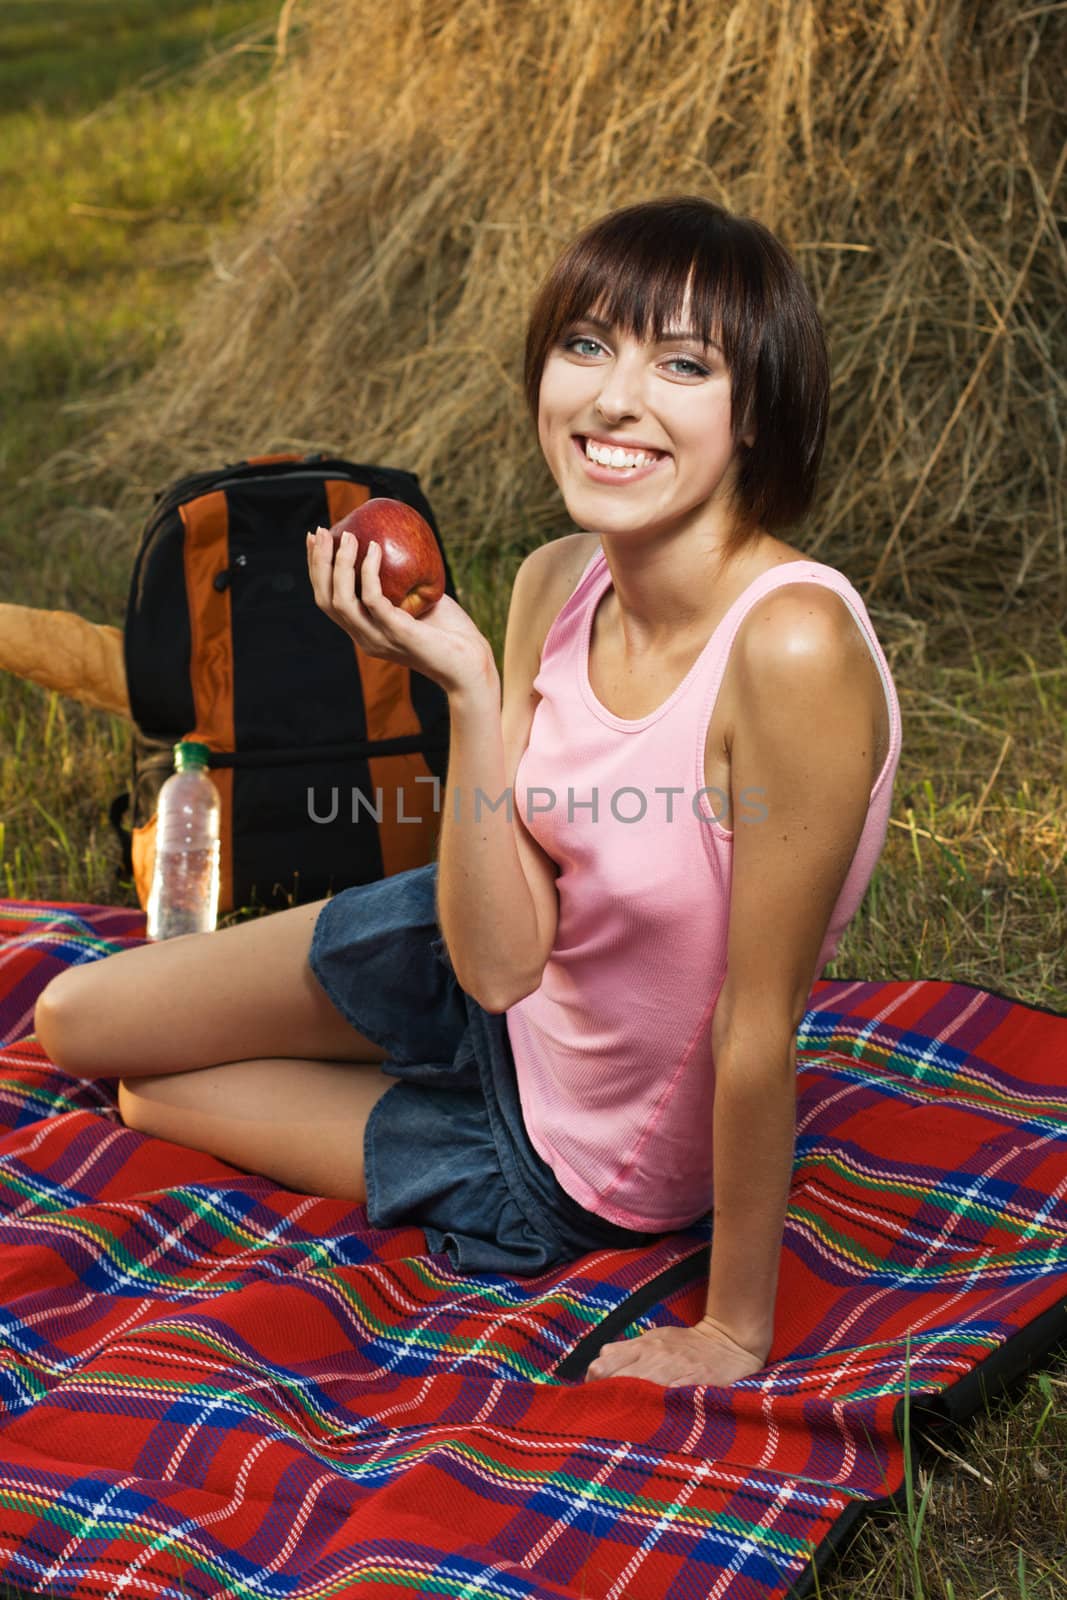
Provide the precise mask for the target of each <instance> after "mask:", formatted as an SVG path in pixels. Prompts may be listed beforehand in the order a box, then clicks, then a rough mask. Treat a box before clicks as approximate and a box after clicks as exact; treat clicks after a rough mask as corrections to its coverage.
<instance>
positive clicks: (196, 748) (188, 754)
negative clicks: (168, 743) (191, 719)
mask: <svg viewBox="0 0 1067 1600" xmlns="http://www.w3.org/2000/svg"><path fill="white" fill-rule="evenodd" d="M210 754H211V747H210V746H209V745H206V744H200V743H199V742H198V741H197V740H196V739H183V740H182V741H181V743H180V744H176V745H175V746H174V765H175V768H176V770H177V771H178V772H184V771H185V769H186V767H206V766H207V764H208V756H209V755H210Z"/></svg>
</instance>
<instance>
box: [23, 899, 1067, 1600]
mask: <svg viewBox="0 0 1067 1600" xmlns="http://www.w3.org/2000/svg"><path fill="white" fill-rule="evenodd" d="M143 937H144V917H143V913H141V912H140V911H137V910H128V909H122V908H117V907H108V906H98V905H82V904H72V903H64V902H57V903H48V904H44V903H40V902H26V901H19V902H16V901H10V900H9V901H0V1284H2V1292H0V1578H2V1579H3V1580H4V1582H5V1583H6V1584H8V1585H9V1586H11V1587H13V1588H16V1589H19V1590H21V1591H23V1592H25V1593H31V1592H32V1593H36V1594H42V1595H45V1594H49V1595H55V1596H67V1595H76V1596H86V1597H89V1596H92V1597H94V1600H102V1597H106V1600H123V1597H128V1600H137V1597H141V1596H146V1595H148V1596H152V1597H157V1596H166V1597H168V1600H169V1597H172V1596H173V1597H174V1600H181V1597H182V1596H185V1597H187V1600H189V1597H207V1596H218V1595H226V1596H240V1597H246V1596H247V1597H251V1600H261V1597H262V1600H267V1597H275V1596H278V1597H283V1596H284V1597H293V1600H311V1597H316V1600H318V1597H323V1600H326V1597H338V1596H340V1597H343V1596H357V1595H358V1596H366V1595H371V1594H381V1595H383V1596H384V1595H386V1594H388V1595H389V1596H391V1597H393V1600H403V1597H405V1596H412V1595H425V1596H431V1595H432V1596H436V1597H454V1600H461V1597H473V1600H523V1597H525V1596H531V1595H537V1596H561V1597H562V1596H566V1597H574V1600H577V1597H580V1596H581V1597H589V1600H619V1597H626V1600H696V1597H708V1600H711V1597H719V1596H725V1597H728V1600H772V1597H773V1600H783V1597H785V1596H787V1595H788V1596H801V1595H806V1594H808V1593H810V1592H811V1589H812V1585H813V1582H814V1572H815V1568H816V1567H819V1568H822V1567H824V1566H825V1565H826V1564H827V1563H828V1562H829V1561H830V1560H831V1559H832V1558H833V1555H834V1552H835V1550H836V1549H837V1548H838V1547H839V1545H840V1544H841V1542H842V1538H843V1536H844V1535H845V1533H846V1532H849V1531H850V1530H851V1527H852V1525H853V1524H854V1522H855V1521H856V1519H857V1517H859V1516H862V1515H863V1514H865V1513H867V1512H868V1511H870V1510H871V1508H873V1507H877V1506H884V1505H885V1504H886V1502H887V1500H896V1501H898V1503H899V1496H900V1494H901V1488H902V1484H903V1481H904V1454H903V1449H904V1446H903V1440H902V1437H901V1432H902V1430H901V1420H902V1412H903V1406H904V1403H905V1400H907V1401H908V1404H909V1407H910V1416H911V1420H912V1425H913V1427H914V1425H915V1424H916V1422H917V1421H918V1420H919V1419H920V1418H925V1419H926V1421H927V1423H928V1425H930V1426H934V1425H935V1424H936V1419H937V1418H938V1417H942V1418H954V1419H960V1418H964V1417H966V1416H967V1415H968V1414H969V1413H970V1412H971V1411H972V1410H973V1409H974V1407H975V1406H976V1405H977V1404H978V1402H979V1391H980V1388H981V1387H982V1386H983V1385H984V1387H985V1389H986V1390H987V1391H991V1390H995V1389H996V1387H997V1386H998V1383H999V1382H1001V1381H1007V1380H1008V1379H1009V1378H1010V1377H1012V1376H1014V1375H1016V1374H1017V1373H1018V1372H1020V1371H1023V1370H1026V1367H1027V1366H1028V1365H1029V1364H1032V1362H1033V1361H1034V1360H1035V1359H1040V1357H1041V1356H1042V1355H1043V1354H1045V1353H1047V1352H1048V1351H1049V1350H1050V1349H1051V1348H1052V1346H1053V1345H1055V1344H1056V1343H1057V1342H1058V1341H1059V1340H1060V1339H1061V1338H1063V1337H1064V1335H1065V1333H1067V1315H1065V1312H1067V1298H1065V1297H1067V1017H1064V1016H1059V1015H1057V1014H1055V1013H1052V1012H1047V1011H1043V1010H1041V1009H1039V1008H1037V1007H1032V1006H1025V1005H1020V1004H1018V1003H1014V1002H1013V1001H1011V1000H1010V999H1008V998H1006V997H1003V996H1000V995H997V994H994V993H989V992H986V991H984V990H981V989H977V988H972V987H968V986H967V985H963V984H953V983H947V982H942V981H937V980H933V979H925V980H918V981H892V982H884V983H873V982H853V981H849V980H834V981H822V982H820V983H819V984H818V985H817V986H816V989H815V990H814V991H813V995H812V1000H813V1004H812V1007H811V1009H810V1010H809V1012H808V1014H807V1016H806V1017H805V1019H804V1022H803V1025H802V1027H801V1029H800V1032H799V1035H798V1054H797V1066H798V1133H797V1146H796V1163H795V1173H794V1182H793V1187H792V1194H791V1203H790V1209H789V1216H788V1222H787V1227H786V1235H785V1249H784V1255H783V1260H782V1268H781V1275H780V1288H779V1298H778V1316H777V1329H776V1338H775V1343H774V1347H773V1349H772V1351H771V1355H770V1359H769V1362H768V1365H767V1366H766V1368H765V1369H764V1370H763V1371H761V1372H760V1373H758V1374H756V1375H755V1376H753V1377H751V1378H749V1379H746V1380H745V1381H744V1382H742V1383H738V1384H736V1385H733V1386H732V1387H729V1388H717V1387H713V1386H710V1385H706V1386H699V1387H692V1388H678V1389H663V1388H660V1387H659V1386H657V1385H653V1384H651V1383H647V1382H644V1381H642V1380H637V1379H627V1378H619V1379H611V1380H606V1381H602V1382H598V1383H595V1384H592V1383H591V1384H588V1385H586V1384H584V1383H583V1381H582V1379H583V1374H584V1370H585V1367H586V1364H587V1363H588V1362H589V1361H590V1360H591V1359H592V1356H593V1354H594V1353H595V1352H596V1350H597V1349H598V1348H599V1346H600V1345H601V1343H603V1342H605V1341H606V1340H608V1339H617V1338H620V1337H622V1336H623V1335H624V1334H626V1333H638V1332H641V1331H643V1330H645V1329H646V1328H649V1327H651V1326H653V1325H664V1324H677V1323H688V1322H692V1321H695V1320H696V1319H697V1317H698V1316H699V1315H700V1313H701V1311H702V1309H703V1300H704V1293H705V1283H706V1271H707V1254H708V1241H709V1233H708V1230H707V1228H706V1227H697V1228H694V1229H692V1230H689V1231H687V1232H684V1233H678V1234H673V1235H671V1236H669V1237H668V1238H666V1239H664V1240H662V1241H660V1242H658V1243H657V1244H655V1245H654V1246H651V1247H648V1248H643V1249H639V1250H629V1251H611V1250H604V1251H600V1252H597V1253H596V1254H594V1255H591V1256H588V1257H586V1258H584V1259H583V1260H581V1261H579V1262H577V1263H574V1264H573V1265H571V1266H570V1267H567V1268H565V1269H557V1270H555V1271H552V1272H548V1273H545V1274H543V1275H542V1276H540V1277H537V1278H528V1279H520V1278H509V1277H505V1276H485V1277H479V1278H463V1277H461V1276H459V1275H457V1274H456V1273H454V1272H453V1271H451V1270H450V1268H449V1266H448V1262H447V1258H446V1257H444V1256H434V1255H429V1254H427V1253H425V1240H424V1238H423V1236H422V1233H421V1231H420V1230H419V1229H417V1228H404V1229H396V1230H392V1231H389V1232H380V1231H375V1230H372V1229H371V1228H369V1227H368V1225H367V1219H366V1214H365V1212H364V1210H363V1208H362V1207H359V1206H351V1205H348V1204H347V1203H345V1202H341V1201H338V1200H331V1199H323V1198H318V1197H315V1196H313V1195H304V1194H296V1193H293V1192H291V1191H289V1190H285V1189H282V1188H280V1187H279V1186H278V1185H276V1184H275V1183H273V1182H271V1181H270V1180H268V1179H264V1178H258V1177H255V1176H250V1175H249V1174H247V1173H242V1172H239V1171H237V1170H236V1169H234V1168H232V1167H229V1166H227V1165H225V1164H224V1163H222V1162H220V1161H217V1160H215V1159H214V1158H212V1157H210V1156H207V1155H203V1154H200V1153H198V1152H195V1151H191V1150H185V1149H183V1148H181V1147H179V1146H177V1145H174V1144H169V1143H166V1142H164V1141H161V1140H158V1139H153V1138H149V1137H146V1136H144V1135H142V1134H139V1133H136V1132H133V1131H131V1130H129V1129H127V1128H125V1127H124V1126H123V1125H122V1123H121V1121H120V1120H119V1117H118V1114H117V1110H116V1100H115V1085H114V1084H113V1083H89V1082H83V1081H80V1080H77V1079H73V1078H71V1077H69V1076H67V1075H66V1074H64V1073H62V1072H60V1071H59V1070H58V1069H57V1068H56V1067H54V1066H53V1065H52V1064H51V1063H50V1062H49V1061H48V1060H47V1059H46V1058H45V1056H44V1054H43V1052H42V1050H41V1048H40V1046H39V1045H38V1044H37V1042H36V1040H35V1039H34V1037H33V1035H32V1031H31V1030H32V1027H33V1006H34V1001H35V998H36V996H37V994H38V993H39V991H40V990H41V988H42V987H43V986H44V984H45V982H46V981H47V980H48V979H49V978H50V977H51V976H52V975H53V974H54V973H56V972H57V971H59V970H61V969H62V968H63V967H64V966H67V965H70V964H73V963H78V962H84V961H92V960H97V959H99V958H101V957H105V956H107V955H108V954H110V953H111V952H112V951H115V950H119V949H122V948H124V947H127V946H129V945H131V944H136V943H139V942H140V941H141V940H142V939H143Z"/></svg>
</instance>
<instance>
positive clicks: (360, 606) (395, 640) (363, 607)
mask: <svg viewBox="0 0 1067 1600" xmlns="http://www.w3.org/2000/svg"><path fill="white" fill-rule="evenodd" d="M333 548H334V541H333V537H332V535H331V533H330V531H329V529H328V528H319V529H318V530H317V531H316V532H315V533H314V534H311V533H309V534H308V541H307V551H308V573H309V575H310V578H311V587H312V589H313V590H314V591H315V604H316V605H317V606H318V608H319V610H320V611H325V613H326V615H327V616H328V617H329V618H330V620H331V621H333V622H336V623H337V625H338V627H339V628H343V629H344V631H345V633H347V634H348V635H349V637H350V638H352V639H354V640H355V642H356V644H358V645H359V647H360V649H361V650H364V651H366V653H367V655H369V656H376V657H377V658H378V659H379V660H381V661H396V662H399V663H400V665H401V666H403V667H409V668H410V669H411V670H412V671H413V672H421V673H422V675H423V676H424V677H426V678H430V679H432V681H433V682H434V683H436V684H438V685H439V686H440V687H441V688H442V689H444V690H445V692H446V694H451V693H452V692H454V691H459V690H463V689H468V688H472V687H477V686H481V685H482V684H484V683H486V682H491V681H492V679H493V677H494V675H495V674H496V662H495V660H494V658H493V647H492V645H491V644H490V643H489V640H488V639H487V638H486V637H485V635H484V634H483V633H481V632H479V630H478V628H476V627H475V625H474V623H473V622H472V621H471V619H470V617H469V616H468V615H467V613H466V612H465V611H464V609H463V607H462V606H461V605H457V604H456V602H455V600H453V599H452V596H451V595H448V594H443V595H442V596H441V598H440V600H438V602H437V604H436V605H435V606H433V607H432V608H431V609H430V610H429V611H428V612H426V614H425V615H424V616H421V617H413V616H411V614H410V613H409V612H407V611H404V610H403V609H402V607H400V606H395V605H393V603H392V601H391V600H387V599H386V598H385V596H384V595H383V594H382V586H381V583H380V582H379V576H378V575H379V572H380V569H381V559H382V552H381V546H380V545H378V544H376V543H375V542H374V541H373V540H372V541H371V543H370V544H368V546H367V553H366V555H365V556H364V558H363V565H362V566H361V568H360V572H359V586H360V594H361V596H362V598H357V595H356V556H357V554H358V551H359V546H358V544H357V543H356V540H355V539H354V538H353V536H352V535H351V534H346V535H345V537H344V538H343V539H342V541H341V545H340V548H339V549H338V551H337V555H336V557H334V555H333Z"/></svg>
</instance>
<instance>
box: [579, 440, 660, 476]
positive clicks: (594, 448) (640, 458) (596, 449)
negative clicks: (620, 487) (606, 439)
mask: <svg viewBox="0 0 1067 1600" xmlns="http://www.w3.org/2000/svg"><path fill="white" fill-rule="evenodd" d="M585 453H586V455H587V456H588V457H589V459H590V461H596V462H597V463H598V464H599V465H600V466H603V467H615V468H616V470H618V469H620V468H623V467H625V468H627V469H630V470H632V469H634V468H636V467H645V466H648V465H649V464H650V463H651V462H653V461H655V460H656V457H655V456H650V455H649V454H648V452H647V451H645V450H623V449H622V448H621V447H620V446H619V445H615V446H614V447H613V446H612V445H608V444H598V443H597V442H596V440H595V439H586V441H585Z"/></svg>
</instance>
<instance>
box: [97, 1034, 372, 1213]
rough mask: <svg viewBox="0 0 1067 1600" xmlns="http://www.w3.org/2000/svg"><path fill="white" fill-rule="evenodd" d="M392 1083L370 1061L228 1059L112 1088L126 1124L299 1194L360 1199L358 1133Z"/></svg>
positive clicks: (360, 1139)
mask: <svg viewBox="0 0 1067 1600" xmlns="http://www.w3.org/2000/svg"><path fill="white" fill-rule="evenodd" d="M396 1081H397V1080H396V1079H395V1078H390V1077H387V1076H386V1074H385V1073H383V1072H382V1071H381V1069H380V1068H379V1067H376V1066H373V1065H371V1064H370V1063H369V1062H352V1061H295V1060H262V1061H233V1062H230V1063H228V1064H227V1065H225V1066H220V1067H204V1068H203V1069H201V1070H200V1071H197V1072H179V1073H173V1074H171V1075H169V1076H166V1077H153V1078H139V1079H137V1080H135V1081H134V1082H132V1083H131V1082H127V1081H125V1080H123V1081H122V1082H120V1084H119V1111H120V1113H121V1115H122V1120H123V1122H124V1123H125V1124H126V1126H127V1127H128V1128H135V1129H137V1130H138V1132H140V1133H150V1134H154V1135H155V1136H156V1137H157V1138H159V1139H169V1140H171V1141H173V1142H174V1143H175V1144H184V1145H190V1146H191V1147H192V1148H193V1149H194V1150H204V1151H206V1152H207V1153H208V1155H213V1156H217V1157H218V1158H219V1160H220V1161H228V1162H229V1163H230V1165H231V1166H235V1167H241V1168H242V1169H243V1170H244V1171H246V1172H256V1173H260V1174H262V1176H264V1177H267V1178H273V1179H274V1181H275V1182H276V1183H280V1184H283V1185H284V1186H285V1188H287V1189H295V1190H297V1191H298V1192H299V1193H301V1194H316V1195H328V1196H331V1197H332V1198H335V1199H339V1200H351V1201H353V1202H354V1203H356V1204H362V1202H363V1201H364V1200H365V1199H366V1197H367V1191H366V1184H365V1180H364V1174H363V1132H364V1129H365V1128H366V1126H367V1118H368V1117H369V1116H370V1114H371V1110H372V1109H373V1107H374V1105H375V1104H376V1103H377V1101H378V1100H380V1099H381V1097H382V1095H383V1094H385V1092H386V1090H387V1089H390V1088H392V1086H393V1084H394V1083H395V1082H396Z"/></svg>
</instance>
